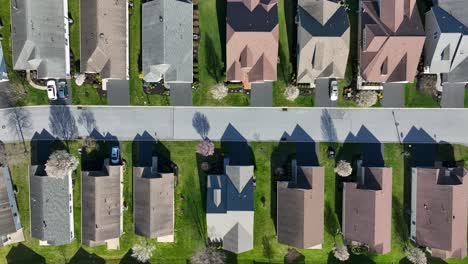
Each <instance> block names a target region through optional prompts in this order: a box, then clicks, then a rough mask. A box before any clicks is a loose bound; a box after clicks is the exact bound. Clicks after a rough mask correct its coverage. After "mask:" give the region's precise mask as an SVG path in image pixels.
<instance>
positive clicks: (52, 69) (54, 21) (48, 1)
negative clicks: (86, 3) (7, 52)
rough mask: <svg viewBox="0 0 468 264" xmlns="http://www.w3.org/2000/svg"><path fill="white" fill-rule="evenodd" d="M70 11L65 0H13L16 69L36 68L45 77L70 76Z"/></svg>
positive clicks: (13, 42)
mask: <svg viewBox="0 0 468 264" xmlns="http://www.w3.org/2000/svg"><path fill="white" fill-rule="evenodd" d="M51 7H54V8H51ZM67 13H68V10H65V6H64V4H63V0H41V1H37V0H16V1H11V33H12V44H13V68H14V69H15V70H37V75H38V77H39V78H43V79H46V78H65V77H67V75H69V73H70V72H69V71H70V65H69V62H68V58H67V57H68V56H69V47H68V43H67V42H68V41H67V40H66V39H65V28H66V27H68V24H67V23H66V21H67V20H66V18H65V16H66V15H65V14H67Z"/></svg>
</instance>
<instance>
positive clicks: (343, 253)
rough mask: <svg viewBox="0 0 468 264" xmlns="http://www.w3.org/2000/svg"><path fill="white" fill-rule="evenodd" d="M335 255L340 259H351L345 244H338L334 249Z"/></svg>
mask: <svg viewBox="0 0 468 264" xmlns="http://www.w3.org/2000/svg"><path fill="white" fill-rule="evenodd" d="M332 251H333V256H335V258H337V259H338V260H339V261H347V260H348V259H349V252H348V248H347V247H346V246H345V245H336V244H335V246H334V247H333V249H332Z"/></svg>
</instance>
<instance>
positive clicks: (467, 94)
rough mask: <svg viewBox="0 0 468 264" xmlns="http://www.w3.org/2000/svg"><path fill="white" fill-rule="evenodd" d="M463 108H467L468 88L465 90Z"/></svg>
mask: <svg viewBox="0 0 468 264" xmlns="http://www.w3.org/2000/svg"><path fill="white" fill-rule="evenodd" d="M465 108H468V88H465Z"/></svg>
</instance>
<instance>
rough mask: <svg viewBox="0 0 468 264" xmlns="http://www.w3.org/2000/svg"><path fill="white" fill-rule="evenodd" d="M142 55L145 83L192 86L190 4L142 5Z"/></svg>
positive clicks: (162, 0)
mask: <svg viewBox="0 0 468 264" xmlns="http://www.w3.org/2000/svg"><path fill="white" fill-rule="evenodd" d="M142 12H143V17H142V46H143V48H142V52H143V56H142V59H143V80H145V82H160V81H162V80H163V81H164V83H167V84H169V86H170V84H171V83H187V84H189V85H190V87H191V85H192V82H193V5H192V2H191V0H179V1H174V0H157V1H154V0H153V1H149V2H146V3H143V11H142Z"/></svg>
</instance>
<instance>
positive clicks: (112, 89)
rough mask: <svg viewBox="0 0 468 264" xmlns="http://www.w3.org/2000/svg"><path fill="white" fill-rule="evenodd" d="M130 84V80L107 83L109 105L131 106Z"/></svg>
mask: <svg viewBox="0 0 468 264" xmlns="http://www.w3.org/2000/svg"><path fill="white" fill-rule="evenodd" d="M129 89H130V83H129V81H128V80H109V81H107V98H108V101H109V105H129V104H130V90H129Z"/></svg>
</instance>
